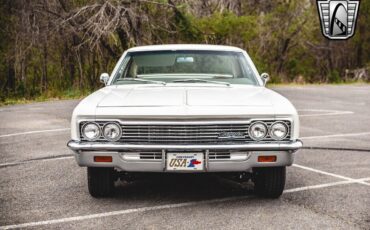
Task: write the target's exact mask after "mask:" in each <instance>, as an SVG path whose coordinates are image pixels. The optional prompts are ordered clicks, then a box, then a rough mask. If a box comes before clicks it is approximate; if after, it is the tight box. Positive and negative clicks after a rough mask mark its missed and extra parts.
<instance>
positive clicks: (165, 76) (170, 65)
mask: <svg viewBox="0 0 370 230" xmlns="http://www.w3.org/2000/svg"><path fill="white" fill-rule="evenodd" d="M197 82H200V83H210V84H225V85H229V84H249V85H258V82H257V80H256V76H255V74H254V72H253V70H252V68H251V66H250V65H249V63H248V62H247V60H246V58H245V56H244V55H243V53H241V52H226V51H194V50H192V51H190V50H181V51H149V52H130V53H127V55H126V57H125V58H124V59H123V61H122V63H121V64H120V67H119V69H118V71H117V73H116V75H115V76H114V78H113V81H112V84H146V83H148V84H166V83H197Z"/></svg>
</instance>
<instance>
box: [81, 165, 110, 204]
mask: <svg viewBox="0 0 370 230" xmlns="http://www.w3.org/2000/svg"><path fill="white" fill-rule="evenodd" d="M114 175H115V172H114V169H113V168H92V167H88V168H87V182H88V187H89V193H90V195H91V196H93V197H96V198H99V197H107V196H110V195H112V193H113V190H114V180H115V179H114V178H115V177H114Z"/></svg>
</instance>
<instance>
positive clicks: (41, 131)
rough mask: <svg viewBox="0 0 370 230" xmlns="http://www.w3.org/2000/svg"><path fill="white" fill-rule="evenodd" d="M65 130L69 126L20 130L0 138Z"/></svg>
mask: <svg viewBox="0 0 370 230" xmlns="http://www.w3.org/2000/svg"><path fill="white" fill-rule="evenodd" d="M66 130H70V128H61V129H45V130H36V131H29V132H22V133H11V134H5V135H0V138H2V137H13V136H19V135H28V134H36V133H47V132H59V131H66Z"/></svg>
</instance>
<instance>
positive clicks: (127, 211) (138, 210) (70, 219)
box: [0, 178, 370, 229]
mask: <svg viewBox="0 0 370 230" xmlns="http://www.w3.org/2000/svg"><path fill="white" fill-rule="evenodd" d="M368 179H370V178H363V179H358V180H354V181H363V180H368ZM353 183H357V182H352V181H347V180H346V181H339V182H333V183H326V184H319V185H313V186H305V187H300V188H293V189H287V190H285V191H284V193H294V192H301V191H307V190H313V189H320V188H328V187H334V186H339V185H344V184H353ZM247 198H250V196H238V197H227V198H221V199H212V200H204V201H194V202H184V203H177V204H166V205H158V206H151V207H142V208H132V209H124V210H118V211H111V212H103V213H96V214H89V215H82V216H74V217H67V218H60V219H52V220H45V221H37V222H29V223H23V224H14V225H6V226H0V229H17V228H27V227H37V226H43V225H51V224H61V223H68V222H75V221H82V220H91V219H98V218H103V217H111V216H118V215H127V214H132V213H141V212H149V211H156V210H166V209H173V208H182V207H189V206H193V205H197V206H199V205H202V204H216V203H222V202H227V201H236V200H243V199H247Z"/></svg>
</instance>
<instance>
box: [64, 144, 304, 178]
mask: <svg viewBox="0 0 370 230" xmlns="http://www.w3.org/2000/svg"><path fill="white" fill-rule="evenodd" d="M67 146H68V147H69V148H70V149H71V150H73V151H74V152H75V157H76V161H77V163H78V165H80V166H88V167H115V168H118V169H120V170H123V171H127V172H163V171H165V167H164V166H165V160H166V156H165V154H166V152H171V151H177V152H178V151H204V152H205V153H207V152H208V151H209V150H232V151H234V152H237V153H239V154H245V155H246V158H245V159H243V160H233V159H224V160H211V159H209V158H208V157H207V154H205V156H206V157H205V160H206V165H207V167H206V170H205V171H207V172H235V171H238V172H241V171H248V170H249V169H251V168H253V167H272V166H288V165H291V164H292V163H293V160H294V152H296V151H297V150H298V149H300V148H301V147H302V146H303V143H302V141H300V140H296V141H293V142H289V143H251V144H237V145H165V144H164V145H136V144H122V143H101V142H91V143H90V142H78V141H73V140H72V141H69V142H68V144H67ZM133 150H136V151H140V150H142V151H144V150H160V151H161V152H162V153H163V158H162V159H161V160H145V159H137V160H127V159H125V157H124V155H123V154H125V151H133ZM262 155H263V156H265V155H276V157H277V160H276V162H258V156H262ZM94 156H112V162H107V163H101V162H94Z"/></svg>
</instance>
